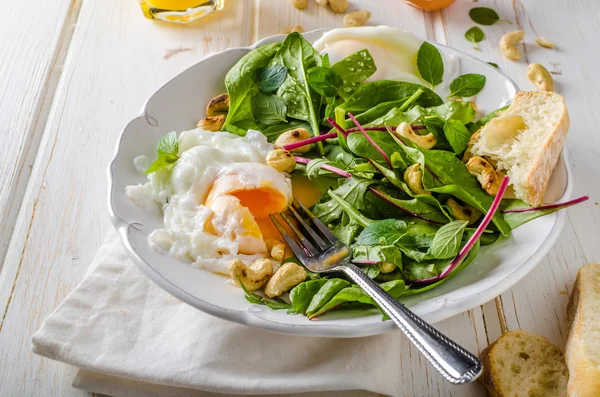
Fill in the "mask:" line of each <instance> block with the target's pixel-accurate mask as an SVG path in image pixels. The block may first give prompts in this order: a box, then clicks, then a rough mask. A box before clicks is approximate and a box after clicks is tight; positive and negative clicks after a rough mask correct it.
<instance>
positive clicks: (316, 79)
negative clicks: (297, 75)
mask: <svg viewBox="0 0 600 397" xmlns="http://www.w3.org/2000/svg"><path fill="white" fill-rule="evenodd" d="M307 78H308V84H309V85H310V86H311V88H312V89H313V90H315V91H316V92H318V93H319V94H320V95H323V96H325V97H333V96H335V95H336V94H337V91H338V88H339V87H340V86H341V85H342V79H341V78H340V76H338V74H337V73H336V72H334V71H333V70H332V69H329V68H324V67H322V66H315V67H314V68H311V69H310V70H309V71H308V73H307Z"/></svg>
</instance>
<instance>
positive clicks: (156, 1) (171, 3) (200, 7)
mask: <svg viewBox="0 0 600 397" xmlns="http://www.w3.org/2000/svg"><path fill="white" fill-rule="evenodd" d="M139 1H140V4H141V6H142V11H144V15H145V16H146V18H149V19H158V20H161V21H165V22H174V23H189V22H193V21H195V20H197V19H200V18H202V17H204V16H206V15H208V14H210V13H212V12H213V11H220V10H222V9H223V5H224V4H225V0H139Z"/></svg>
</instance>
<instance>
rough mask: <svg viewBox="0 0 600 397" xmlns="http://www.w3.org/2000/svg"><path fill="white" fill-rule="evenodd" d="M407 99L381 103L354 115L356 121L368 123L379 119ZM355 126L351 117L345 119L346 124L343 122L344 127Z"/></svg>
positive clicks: (362, 123) (363, 123)
mask: <svg viewBox="0 0 600 397" xmlns="http://www.w3.org/2000/svg"><path fill="white" fill-rule="evenodd" d="M407 99H408V98H401V99H397V100H395V101H389V102H383V103H380V104H378V105H376V106H374V107H372V108H371V109H369V110H366V111H364V112H362V113H359V114H357V115H354V117H355V118H356V121H358V122H359V123H360V124H361V125H367V124H369V123H371V122H372V121H373V120H377V119H378V118H380V117H383V116H385V115H386V114H387V113H389V111H390V110H392V109H394V108H397V107H400V106H401V105H402V104H403V103H404V102H406V100H407ZM342 106H343V105H342ZM369 125H370V124H369ZM380 125H382V124H380ZM353 126H354V122H353V121H352V120H350V119H346V120H345V121H344V124H342V127H344V128H351V127H353Z"/></svg>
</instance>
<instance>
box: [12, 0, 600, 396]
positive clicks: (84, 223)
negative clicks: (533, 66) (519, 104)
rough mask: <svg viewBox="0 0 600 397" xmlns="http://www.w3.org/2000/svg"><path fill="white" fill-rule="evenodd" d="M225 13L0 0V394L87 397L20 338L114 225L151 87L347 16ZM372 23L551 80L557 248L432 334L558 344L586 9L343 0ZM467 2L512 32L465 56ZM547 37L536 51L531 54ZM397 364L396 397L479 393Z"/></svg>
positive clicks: (264, 10)
mask: <svg viewBox="0 0 600 397" xmlns="http://www.w3.org/2000/svg"><path fill="white" fill-rule="evenodd" d="M226 2H227V4H226V7H225V10H224V11H223V12H221V13H216V14H213V15H212V16H210V17H208V18H207V19H205V20H203V21H200V22H199V23H195V24H193V25H190V26H176V25H167V24H164V23H157V22H154V21H150V20H146V19H145V18H143V16H142V14H141V11H140V9H139V5H138V4H137V2H136V1H135V0H126V1H124V0H104V1H98V0H86V1H82V0H46V1H41V2H40V1H36V0H21V1H18V2H15V1H10V2H9V1H7V0H0V6H1V7H2V9H4V13H5V14H6V12H8V13H9V17H8V18H4V19H3V23H2V24H0V53H1V54H2V56H1V57H0V98H1V101H2V104H1V105H0V137H1V144H0V264H1V266H2V267H1V268H0V270H1V271H0V396H83V395H85V394H86V393H83V392H80V391H77V390H75V389H73V388H71V386H70V383H71V379H72V375H73V374H74V370H73V369H72V368H70V367H68V366H67V365H63V364H60V363H56V362H53V361H50V360H46V359H43V358H40V357H38V356H34V355H33V354H32V353H31V352H30V339H31V335H32V334H33V333H34V331H36V330H37V329H38V327H39V326H40V324H41V322H42V320H43V319H44V318H45V317H46V316H48V315H49V314H50V313H51V312H52V310H53V309H54V308H55V307H56V306H57V305H58V304H59V303H60V302H61V301H62V300H63V299H64V298H65V296H66V295H67V294H68V293H69V291H71V290H72V289H73V288H74V287H75V286H76V285H77V283H78V282H79V281H80V280H81V278H82V277H83V275H84V273H85V271H86V269H87V267H88V264H89V263H90V261H91V259H92V256H93V255H94V252H95V251H96V249H97V248H98V246H99V245H100V243H101V241H102V238H103V237H104V235H105V234H106V232H107V231H108V230H109V228H110V227H111V226H110V222H109V218H108V214H107V210H106V177H105V172H106V171H105V170H106V166H107V163H108V160H109V158H110V156H111V155H112V153H113V148H114V144H115V140H116V138H117V136H118V134H119V132H120V131H121V129H122V128H123V126H124V125H125V123H126V122H127V121H128V120H129V119H131V118H132V117H134V116H135V115H136V114H138V111H139V109H140V107H141V106H142V104H143V103H144V101H145V100H146V98H148V96H149V95H150V94H151V93H152V92H153V91H154V90H156V88H157V87H159V86H160V85H161V84H162V83H164V82H165V81H167V80H168V79H170V78H171V77H173V76H174V75H176V74H177V73H179V72H181V71H182V70H184V69H185V68H187V67H189V66H190V65H193V64H194V63H196V62H197V61H198V60H200V59H201V58H202V57H203V56H204V55H205V54H207V53H208V52H213V51H219V50H223V49H225V48H228V47H235V46H241V45H244V46H245V45H249V44H251V43H252V42H254V41H256V40H257V39H260V38H263V37H265V36H269V35H272V34H275V33H278V32H279V30H280V29H281V28H284V27H288V26H293V25H297V24H300V25H302V26H303V27H304V28H305V29H306V30H310V29H315V28H321V27H340V26H341V24H342V16H340V15H336V14H333V13H332V12H330V11H329V10H326V9H323V8H321V7H317V6H316V4H314V3H311V6H310V7H309V9H307V10H305V11H298V10H296V9H294V8H293V7H291V5H290V4H289V2H288V1H287V0H226ZM351 3H352V7H353V8H355V9H360V8H366V9H368V10H370V11H371V12H372V13H373V17H372V19H371V21H370V24H372V25H377V24H387V25H391V26H399V27H402V28H405V29H408V30H410V31H412V32H414V33H415V34H417V35H420V36H422V37H427V38H429V39H433V40H437V41H438V42H441V43H447V44H449V45H451V46H453V47H456V48H459V49H461V50H464V51H466V52H468V53H470V54H473V55H474V56H476V57H479V58H481V59H483V60H485V61H492V62H496V63H498V64H499V65H500V69H501V70H502V71H503V72H505V73H506V74H508V75H509V76H510V77H512V78H513V79H514V80H515V81H517V83H518V84H519V85H520V86H521V87H522V89H525V90H527V89H534V87H533V86H532V85H531V83H529V81H528V80H527V78H526V76H525V68H526V66H527V63H528V62H539V63H542V64H544V65H546V66H547V67H548V69H549V70H551V71H552V73H553V74H554V78H555V81H556V83H557V84H556V86H557V91H559V92H560V93H561V94H563V95H564V97H565V98H566V100H567V103H568V106H569V110H570V114H571V132H570V135H569V138H568V141H567V151H568V152H569V155H570V156H569V159H570V160H569V161H570V166H571V167H572V169H573V171H574V178H575V192H574V194H575V195H577V196H578V195H582V194H589V195H590V196H591V198H592V200H591V202H588V203H586V204H584V205H581V206H578V207H576V208H573V209H570V210H569V212H568V217H567V221H566V223H565V227H564V230H563V232H562V234H561V237H560V239H559V240H558V242H557V243H556V245H555V247H554V248H553V249H552V251H550V253H549V254H548V255H547V256H546V257H545V258H544V260H543V261H542V262H541V263H540V264H539V266H538V267H537V268H536V269H535V270H533V271H532V272H531V273H530V274H529V275H528V276H527V277H525V278H524V279H523V280H522V281H521V282H520V283H518V284H517V285H516V286H514V288H512V289H511V290H509V291H507V292H505V293H504V294H502V295H501V296H499V297H498V298H496V299H495V300H493V301H491V302H488V303H486V304H485V305H483V306H480V307H477V308H475V309H473V310H471V311H469V312H466V313H463V314H461V315H458V316H456V317H453V318H451V319H449V320H447V321H444V322H442V323H440V324H438V325H437V326H438V327H439V328H440V330H441V331H443V332H445V333H446V334H448V335H449V336H450V337H451V338H453V339H455V340H457V341H458V342H459V343H461V344H462V345H463V346H465V347H466V348H468V349H470V350H471V351H473V352H480V351H481V350H482V349H483V348H485V347H486V346H487V345H488V343H489V342H491V341H493V340H495V339H496V338H497V337H499V336H500V335H501V334H502V333H503V332H506V331H507V330H512V329H526V330H529V331H533V332H537V333H540V334H543V335H545V336H546V337H548V338H549V339H550V340H551V341H552V342H554V343H556V344H557V345H559V346H563V345H564V343H565V337H566V324H565V308H566V303H567V298H568V295H567V294H568V292H569V291H570V288H571V286H572V283H573V281H574V277H575V274H576V270H577V268H578V267H579V266H581V265H583V264H585V263H586V262H589V261H594V260H599V259H600V243H599V242H598V237H599V236H600V222H598V220H600V211H599V207H598V206H597V205H594V204H597V203H595V201H596V200H598V195H599V194H600V184H599V181H600V180H599V177H598V176H599V174H600V167H599V164H600V162H599V161H598V159H599V158H600V157H599V155H600V134H599V133H598V126H599V125H600V111H599V110H598V104H600V73H599V72H598V66H599V62H600V55H598V51H597V50H598V42H597V40H598V39H597V36H598V20H600V6H599V5H598V4H597V0H577V1H568V2H565V1H560V0H527V1H522V0H479V1H477V0H473V2H471V1H467V0H458V1H457V3H456V4H454V5H453V6H452V7H450V8H449V9H447V10H445V11H443V12H434V13H423V12H421V11H418V10H416V9H414V8H412V7H410V6H407V5H406V4H405V3H404V1H402V0H377V1H367V0H351ZM473 6H490V7H493V8H494V9H496V10H497V11H498V12H499V13H500V16H501V17H502V18H504V19H509V20H511V21H513V25H508V24H497V25H495V26H492V27H487V28H485V32H486V35H487V38H486V40H485V41H484V42H482V43H481V45H480V47H481V51H475V50H473V48H472V45H471V44H470V43H468V42H467V41H466V40H465V39H464V37H463V34H464V32H465V31H466V30H467V29H468V28H470V27H471V26H473V23H472V22H471V21H470V20H469V17H468V15H467V12H468V10H469V9H470V8H471V7H473ZM517 27H519V28H522V29H525V31H526V43H525V51H524V53H525V57H524V58H525V59H524V60H522V61H520V62H511V61H508V60H506V59H503V58H502V57H501V56H500V54H499V52H498V50H497V46H498V40H499V39H500V37H501V36H502V35H503V34H504V33H505V32H507V31H510V30H513V29H516V28H517ZM538 35H540V36H542V35H543V36H546V37H548V38H550V39H551V40H553V41H555V42H556V44H557V49H555V50H547V49H543V48H541V47H539V46H537V45H536V44H535V43H534V40H535V38H536V37H537V36H538ZM405 351H406V352H407V354H406V358H405V359H403V365H402V367H401V368H398V374H399V375H400V376H401V377H402V379H403V380H405V382H404V384H405V385H406V389H405V390H403V391H402V393H401V395H403V396H404V395H406V396H452V395H453V396H480V395H484V391H483V388H482V387H481V386H480V385H479V384H475V385H469V386H463V387H456V386H450V385H449V384H447V383H445V382H444V381H443V379H442V377H441V376H439V375H438V374H437V373H435V371H433V370H432V369H431V368H430V367H429V366H428V365H427V364H426V362H425V360H423V359H422V358H421V357H420V356H419V355H418V354H417V352H416V350H415V349H414V348H412V347H411V346H410V344H409V342H408V341H406V349H405Z"/></svg>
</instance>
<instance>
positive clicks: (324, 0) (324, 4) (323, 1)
mask: <svg viewBox="0 0 600 397" xmlns="http://www.w3.org/2000/svg"><path fill="white" fill-rule="evenodd" d="M317 4H318V5H320V6H321V7H327V5H328V4H329V0H317Z"/></svg>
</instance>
